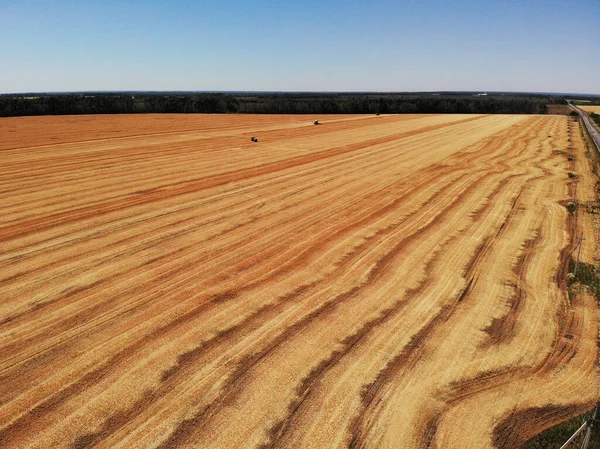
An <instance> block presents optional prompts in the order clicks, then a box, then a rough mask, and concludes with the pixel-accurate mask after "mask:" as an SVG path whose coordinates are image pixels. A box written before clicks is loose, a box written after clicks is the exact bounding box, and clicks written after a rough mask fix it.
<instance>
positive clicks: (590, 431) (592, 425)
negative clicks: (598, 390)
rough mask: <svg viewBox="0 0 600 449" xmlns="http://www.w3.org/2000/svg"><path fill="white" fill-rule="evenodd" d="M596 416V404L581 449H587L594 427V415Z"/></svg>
mask: <svg viewBox="0 0 600 449" xmlns="http://www.w3.org/2000/svg"><path fill="white" fill-rule="evenodd" d="M597 414H598V405H597V404H596V408H595V409H594V413H593V414H592V419H590V421H589V425H588V428H587V432H586V433H585V438H584V439H583V445H582V446H581V449H587V448H588V445H589V444H590V438H591V437H592V431H593V429H594V427H595V425H596V415H597Z"/></svg>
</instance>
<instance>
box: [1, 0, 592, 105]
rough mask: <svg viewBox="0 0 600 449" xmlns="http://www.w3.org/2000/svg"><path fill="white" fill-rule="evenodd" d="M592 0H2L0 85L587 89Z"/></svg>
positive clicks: (29, 88) (6, 88)
mask: <svg viewBox="0 0 600 449" xmlns="http://www.w3.org/2000/svg"><path fill="white" fill-rule="evenodd" d="M599 19H600V0H581V1H566V0H565V1H554V0H548V1H541V0H523V1H492V0H480V1H465V0H461V1H459V0H456V1H441V0H437V1H436V0H420V1H387V0H379V1H371V2H364V1H353V0H346V1H341V0H332V1H326V0H323V1H313V0H310V1H309V0H307V1H266V0H256V1H239V0H238V1H236V0H224V1H196V2H191V1H190V2H186V1H164V0H162V1H160V0H145V1H142V0H138V1H116V0H103V1H100V0H97V1H92V0H80V1H66V0H55V1H50V0H20V1H13V0H2V1H1V2H0V39H1V42H2V46H1V47H0V57H1V63H0V93H11V92H60V91H63V92H64V91H97V90H201V91H202V90H208V91H215V90H216V91H253V90H254V91H377V92H400V91H439V90H475V91H523V92H525V91H526V92H578V93H591V94H600V58H599V55H600V26H598V24H599Z"/></svg>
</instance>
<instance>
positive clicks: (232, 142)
mask: <svg viewBox="0 0 600 449" xmlns="http://www.w3.org/2000/svg"><path fill="white" fill-rule="evenodd" d="M315 118H318V119H319V120H321V121H323V125H321V126H314V125H312V120H313V119H315ZM569 123H570V124H569ZM576 126H578V125H577V122H569V119H568V118H567V117H565V116H510V115H502V116H500V115H499V116H482V115H430V116H425V115H402V116H381V117H375V116H369V117H366V116H324V117H312V116H311V117H306V116H267V115H265V116H251V115H244V116H237V115H193V116H188V115H169V116H161V115H147V116H86V117H83V116H82V117H35V118H14V119H2V120H0V136H1V137H2V138H1V139H0V155H1V158H2V159H1V161H2V162H1V167H2V170H0V186H1V188H0V206H1V209H2V215H1V216H0V245H1V247H0V248H1V251H0V297H1V299H2V300H1V301H0V446H1V447H2V448H49V447H52V448H59V447H64V448H87V447H98V448H150V447H152V448H163V449H166V448H191V447H196V448H259V447H260V448H304V447H306V448H348V447H351V448H391V447H403V448H420V447H431V448H434V447H437V448H444V449H446V448H492V447H498V448H511V447H519V446H520V445H521V444H522V443H523V442H524V441H525V440H526V439H527V438H529V437H531V436H532V435H534V434H536V433H538V432H539V431H541V430H543V429H544V428H546V427H548V426H550V425H553V424H556V423H558V422H560V421H562V420H565V419H567V418H569V417H572V416H575V415H577V414H579V413H582V412H584V411H586V410H589V409H590V407H592V406H593V404H594V403H595V401H596V400H597V392H598V387H599V382H598V376H597V372H596V356H597V343H596V341H597V336H598V313H597V303H596V299H595V297H594V296H593V295H590V294H585V293H584V292H583V291H580V293H579V294H572V295H570V296H569V295H568V294H567V288H566V280H565V275H566V272H567V267H568V263H569V260H570V258H571V254H572V253H573V251H574V250H575V249H576V239H575V235H576V227H577V226H581V220H580V223H579V224H578V223H576V222H575V220H574V216H573V215H569V213H568V212H567V210H566V208H565V207H564V204H566V202H567V201H569V199H570V198H572V196H573V184H572V182H571V181H572V180H571V179H569V177H568V176H567V172H568V171H570V170H572V169H573V166H572V163H571V162H569V161H568V160H567V155H566V154H560V153H559V152H557V150H564V149H566V148H567V146H568V143H567V142H568V139H569V138H571V139H572V140H573V142H574V144H573V150H574V151H575V154H576V157H577V161H578V162H577V164H578V173H580V176H581V179H582V180H583V181H584V182H580V184H579V191H578V195H580V198H582V200H585V201H595V194H594V188H595V181H594V180H593V179H592V176H593V174H592V172H591V170H590V166H589V165H588V164H589V161H588V159H586V157H585V156H584V153H585V147H584V144H583V143H582V142H581V133H580V132H579V130H572V131H569V127H576ZM250 136H256V137H257V139H258V142H251V141H250ZM583 222H584V223H585V224H584V226H586V240H585V249H584V250H583V251H582V257H583V260H585V261H587V262H589V263H592V262H593V258H594V255H595V252H594V249H595V248H596V244H595V242H596V239H595V232H596V224H595V223H594V222H592V221H590V220H589V219H588V221H583ZM577 229H578V228H577Z"/></svg>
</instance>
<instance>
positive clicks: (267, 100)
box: [0, 92, 566, 117]
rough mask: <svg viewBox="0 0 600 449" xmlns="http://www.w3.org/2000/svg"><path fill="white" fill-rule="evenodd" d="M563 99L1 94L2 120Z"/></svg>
mask: <svg viewBox="0 0 600 449" xmlns="http://www.w3.org/2000/svg"><path fill="white" fill-rule="evenodd" d="M549 103H556V104H566V103H565V100H564V98H562V97H556V96H549V95H540V94H538V95H536V94H494V95H485V96H482V95H477V94H472V93H464V94H431V93H423V94H369V93H365V94H343V93H332V94H327V93H237V94H224V93H169V92H157V93H143V92H142V93H139V92H131V93H128V92H119V93H73V94H27V95H15V94H10V95H0V116H1V117H13V116H30V115H67V114H69V115H71V114H139V113H255V114H374V113H382V114H430V113H431V114H433V113H442V114H453V113H460V114H544V113H547V107H546V105H547V104H549Z"/></svg>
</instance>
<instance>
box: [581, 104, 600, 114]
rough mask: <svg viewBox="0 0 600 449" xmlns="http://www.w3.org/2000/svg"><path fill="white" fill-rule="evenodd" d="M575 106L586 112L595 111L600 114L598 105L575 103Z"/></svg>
mask: <svg viewBox="0 0 600 449" xmlns="http://www.w3.org/2000/svg"><path fill="white" fill-rule="evenodd" d="M577 107H578V108H579V109H583V110H584V111H587V112H595V113H596V114H600V106H585V105H577Z"/></svg>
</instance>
